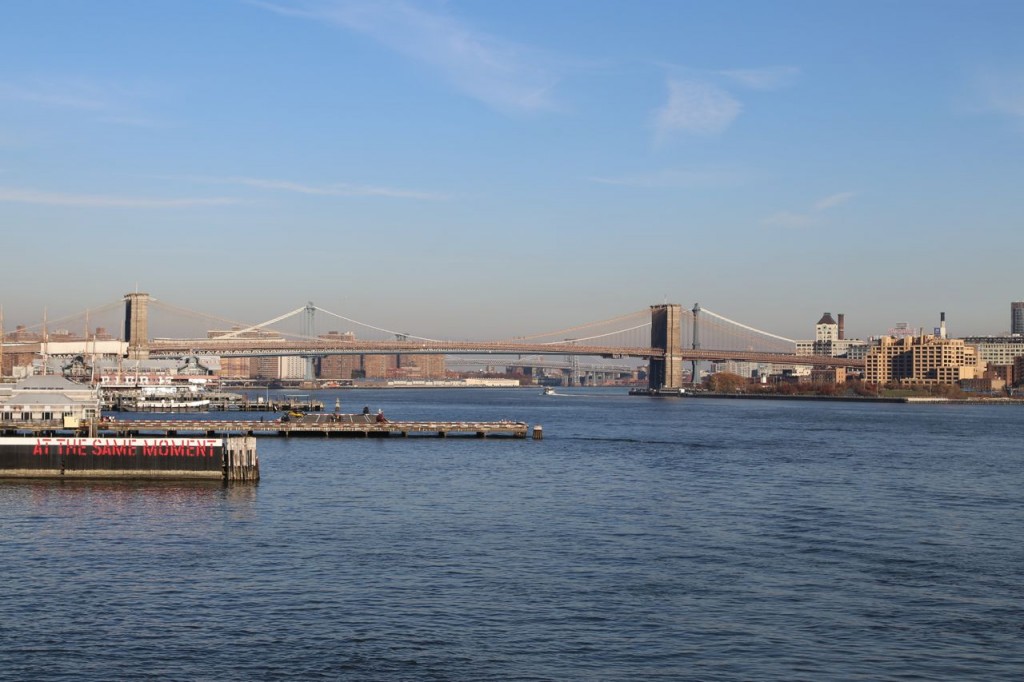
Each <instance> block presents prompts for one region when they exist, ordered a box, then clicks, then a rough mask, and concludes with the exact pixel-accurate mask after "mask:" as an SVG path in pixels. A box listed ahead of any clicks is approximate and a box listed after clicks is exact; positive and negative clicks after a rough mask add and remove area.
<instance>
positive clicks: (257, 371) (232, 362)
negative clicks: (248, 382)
mask: <svg viewBox="0 0 1024 682" xmlns="http://www.w3.org/2000/svg"><path fill="white" fill-rule="evenodd" d="M228 334H232V337H233V338H238V339H254V340H259V339H264V340H266V339H280V338H282V337H281V335H280V334H278V333H277V332H272V331H267V330H265V329H250V330H249V331H244V332H243V331H241V327H235V328H233V329H226V330H208V331H207V332H206V338H208V339H216V338H220V337H222V336H226V335H228ZM260 360H273V358H232V357H221V358H220V369H219V370H218V371H217V374H218V375H219V376H221V377H224V378H229V379H255V378H258V377H265V376H269V377H271V378H274V377H273V375H274V374H276V371H277V370H276V366H275V365H274V363H273V362H264V363H263V364H262V365H261V364H260V362H259V361H260Z"/></svg>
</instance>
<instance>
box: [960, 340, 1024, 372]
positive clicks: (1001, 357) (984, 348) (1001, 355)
mask: <svg viewBox="0 0 1024 682" xmlns="http://www.w3.org/2000/svg"><path fill="white" fill-rule="evenodd" d="M963 341H964V343H966V344H968V345H971V346H974V347H975V348H977V349H978V357H980V358H981V359H982V360H984V361H985V362H987V363H989V364H991V365H1012V364H1013V361H1014V360H1016V359H1017V358H1019V357H1021V356H1024V336H965V337H964V338H963Z"/></svg>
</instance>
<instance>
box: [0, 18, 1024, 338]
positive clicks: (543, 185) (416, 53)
mask: <svg viewBox="0 0 1024 682" xmlns="http://www.w3.org/2000/svg"><path fill="white" fill-rule="evenodd" d="M1022 26H1024V4H1022V3H1020V2H1009V1H1007V2H995V1H984V0H983V1H980V2H966V1H964V2H950V1H941V0H934V1H917V0H905V1H903V2H899V3H893V2H882V1H873V0H867V1H858V2H845V1H838V2H816V1H805V2H796V1H793V2H787V1H780V2H775V3H756V2H740V1H734V2H729V1H726V2H718V3H706V2H688V1H685V0H649V1H640V2H626V1H624V0H557V1H555V2H541V1H538V0H523V1H520V2H515V3H497V2H467V1H461V0H435V1H423V2H411V1H410V2H403V1H397V0H395V1H389V0H382V1H373V2H371V1H368V0H367V1H343V0H310V1H305V2H304V1H295V2H288V1H286V0H276V1H275V0H267V1H262V0H203V1H199V0H173V1H172V0H149V1H147V2H133V1H128V0H107V1H105V2H102V3H84V2H77V1H73V0H40V1H39V2H23V3H8V4H7V5H5V6H4V7H3V8H2V9H0V221H2V225H3V227H4V230H3V235H4V238H5V241H4V249H3V251H4V258H3V269H2V275H0V283H2V289H0V291H2V293H0V305H2V306H3V312H4V319H5V328H13V327H14V325H15V324H18V323H25V324H32V323H35V322H37V321H39V320H40V319H41V317H42V312H41V311H42V310H43V309H44V308H45V309H46V310H47V311H48V313H47V314H48V315H50V316H52V317H55V318H56V317H60V316H62V315H67V314H71V313H75V312H77V311H80V310H84V309H85V308H88V307H92V306H98V305H102V304H104V303H108V302H110V301H112V300H115V299H117V298H119V297H120V296H121V295H123V294H125V293H127V292H129V291H133V290H136V289H138V290H141V291H147V292H149V293H151V294H152V295H154V296H156V297H158V298H160V299H161V300H163V301H167V302H171V303H174V304H178V305H181V306H184V307H187V308H190V309H193V310H198V311H204V312H207V313H209V314H211V315H215V316H222V317H230V318H232V319H238V320H241V321H245V322H258V321H261V320H264V319H267V318H268V317H270V316H273V315H275V314H280V313H283V312H286V311H288V310H291V309H293V308H295V307H298V306H300V305H302V304H304V303H305V302H306V301H310V300H311V301H314V302H316V303H317V304H318V305H320V306H322V307H324V308H326V309H329V310H333V311H337V312H339V313H341V314H344V315H346V316H349V317H352V318H354V319H358V320H363V321H366V322H370V323H373V324H378V325H380V326H382V327H385V328H398V329H403V330H407V331H409V332H410V333H414V334H419V335H423V336H428V337H437V336H441V335H445V336H448V337H450V338H479V339H484V338H504V337H507V336H511V335H525V334H530V333H535V332H543V331H549V330H554V329H558V328H562V327H567V326H571V325H574V324H579V323H585V322H590V321H595V320H601V319H606V318H610V317H614V316H616V315H620V314H624V313H628V312H630V311H633V310H639V309H642V308H645V307H646V306H649V305H652V304H658V303H662V302H665V301H668V302H674V303H680V304H682V305H683V306H684V307H687V308H689V307H691V306H692V305H693V304H694V303H695V302H699V303H700V304H701V305H702V306H704V307H707V308H710V309H713V310H715V311H716V312H719V313H721V314H723V315H726V316H728V317H730V318H732V319H735V320H739V321H742V322H743V323H745V324H749V325H751V326H754V327H757V328H760V329H764V330H767V331H770V332H773V333H776V334H780V335H783V336H788V337H791V338H809V337H810V336H813V325H814V323H815V322H816V321H817V319H818V318H819V317H820V316H821V314H822V313H823V312H825V311H829V312H831V313H833V314H834V315H835V314H837V313H844V314H845V315H846V325H847V332H848V335H849V336H851V337H861V338H863V337H867V336H871V335H876V334H881V333H884V332H885V331H886V330H887V329H888V328H890V327H892V326H893V325H894V324H895V323H897V322H907V323H908V324H909V325H910V326H911V327H923V328H925V329H931V328H932V327H934V326H937V325H938V318H939V312H940V311H944V312H946V314H947V320H948V325H949V329H950V333H951V334H952V335H956V336H965V335H983V334H998V333H1002V332H1006V331H1008V330H1009V326H1010V314H1009V309H1010V306H1009V304H1010V302H1011V301H1017V300H1024V284H1022V283H1021V281H1020V277H1019V274H1018V270H1019V268H1018V267H1017V263H1016V261H1015V259H1014V254H1016V253H1021V252H1022V251H1024V224H1022V223H1024V221H1022V219H1021V211H1020V204H1021V199H1020V194H1021V187H1022V186H1024V183H1022V180H1024V173H1022V160H1024V41H1021V40H1020V33H1021V28H1022Z"/></svg>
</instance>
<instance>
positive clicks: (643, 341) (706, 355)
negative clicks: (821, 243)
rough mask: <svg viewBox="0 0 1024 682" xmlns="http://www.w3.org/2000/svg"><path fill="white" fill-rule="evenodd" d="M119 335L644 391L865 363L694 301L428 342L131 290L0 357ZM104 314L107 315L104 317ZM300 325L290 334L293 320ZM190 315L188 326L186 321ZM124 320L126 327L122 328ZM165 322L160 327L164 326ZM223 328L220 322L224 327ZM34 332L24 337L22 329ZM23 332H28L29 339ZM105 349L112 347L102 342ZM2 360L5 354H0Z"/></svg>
mask: <svg viewBox="0 0 1024 682" xmlns="http://www.w3.org/2000/svg"><path fill="white" fill-rule="evenodd" d="M121 310H123V318H122V319H121V320H118V321H117V322H115V324H116V325H117V328H118V329H119V333H120V338H119V339H117V341H116V342H114V343H116V347H115V348H116V352H117V353H119V354H121V355H122V356H123V357H126V358H133V359H142V358H186V357H190V356H200V355H216V356H220V357H229V358H230V357H260V356H297V357H303V358H316V357H324V356H330V355H364V354H374V355H387V354H401V355H415V354H432V355H464V356H514V357H516V358H524V357H545V356H561V357H570V358H575V357H580V356H589V357H593V358H602V359H622V358H633V359H639V360H642V361H646V362H647V364H648V377H649V384H650V388H651V389H654V390H673V389H677V388H681V387H683V385H684V367H685V365H686V364H687V363H696V362H724V361H735V362H749V363H757V364H772V365H801V366H814V367H852V368H862V367H863V366H864V361H863V360H856V359H847V358H837V357H830V356H823V355H797V354H796V341H795V340H793V339H787V338H785V337H782V336H779V335H776V334H772V333H770V332H766V331H762V330H759V329H755V328H754V327H751V326H748V325H745V324H743V323H740V322H736V321H734V320H731V319H728V318H726V317H724V316H723V315H720V314H718V313H715V312H713V311H711V310H708V309H706V308H701V307H700V306H699V305H694V306H693V308H692V309H685V308H684V307H683V306H682V305H679V304H671V303H663V304H659V305H652V306H649V307H647V308H645V309H642V310H639V311H635V312H632V313H627V314H625V315H619V316H616V317H614V318H611V319H606V320H601V321H597V322H590V323H583V324H577V325H574V326H572V327H569V328H565V329H559V330H556V331H552V332H546V333H541V334H533V335H530V336H521V337H513V338H508V339H498V340H479V341H456V340H451V339H438V338H427V337H424V336H417V335H415V334H412V333H408V332H398V331H393V330H388V329H386V328H383V327H380V326H376V325H373V324H369V323H366V322H360V321H357V320H354V319H351V318H349V317H346V316H344V315H340V314H337V313H333V312H330V311H328V310H325V309H323V308H320V307H318V306H315V305H314V304H313V303H308V304H306V305H304V306H301V307H299V308H296V309H295V310H292V311H289V312H286V313H284V314H282V315H278V316H276V317H273V318H271V319H268V320H266V321H263V322H259V323H256V324H247V325H246V324H240V323H237V322H230V321H225V320H223V319H221V318H216V317H213V316H211V315H207V314H204V313H199V312H195V311H191V310H188V309H185V308H182V307H180V306H177V305H174V304H170V303H165V302H163V301H161V300H159V299H157V298H155V297H152V296H150V295H149V294H146V293H137V292H136V293H129V294H126V295H125V296H124V297H123V299H118V300H117V301H115V302H113V303H109V304H106V305H104V306H100V307H97V308H93V309H90V310H88V311H83V312H82V313H77V314H75V315H73V316H70V317H65V318H62V319H60V320H54V321H46V320H44V321H43V322H41V323H39V324H37V325H34V326H33V327H24V326H23V327H19V330H18V332H19V333H17V334H3V329H2V321H0V336H2V338H3V343H0V353H10V354H25V353H35V354H41V355H46V356H50V357H53V356H58V357H59V356H69V357H70V356H75V355H86V354H89V353H90V352H92V353H96V352H98V351H97V348H98V342H97V341H96V340H95V336H93V339H92V340H89V333H88V329H89V324H90V322H89V320H91V321H92V322H93V323H95V322H96V321H97V320H100V319H109V317H110V315H111V314H115V315H119V316H120V315H121V312H120V311H121ZM104 315H107V318H104ZM161 316H165V317H171V318H176V320H177V321H178V326H179V327H184V326H191V327H193V328H195V326H196V324H197V323H198V322H203V323H205V324H206V326H207V329H208V328H209V325H210V324H214V325H218V324H219V325H221V326H222V327H225V326H226V327H227V328H226V329H225V328H221V329H218V330H217V331H207V332H206V335H205V336H180V337H179V336H169V335H166V336H157V337H153V336H152V335H151V334H150V329H151V328H153V327H154V323H155V322H156V321H157V320H158V319H159V318H160V317H161ZM324 318H326V319H328V320H330V321H331V322H332V323H334V322H340V323H343V324H344V325H345V326H347V327H348V328H349V330H352V329H358V330H359V333H358V335H357V334H356V333H354V332H352V331H349V332H347V333H345V334H337V333H332V334H317V332H316V328H317V325H318V321H319V320H322V319H324ZM83 320H84V321H85V322H84V325H85V330H86V333H85V334H84V335H83V336H82V338H81V339H80V340H77V341H76V340H74V339H72V338H70V335H68V334H67V333H66V330H65V334H64V335H63V336H62V337H61V338H62V340H60V341H58V340H55V339H56V338H57V337H56V336H55V335H54V334H53V333H52V332H51V330H54V329H56V328H57V327H58V325H59V326H61V327H74V326H76V325H77V324H79V323H81V322H82V321H83ZM296 320H297V321H298V322H299V329H298V330H297V331H293V330H291V329H289V328H287V327H288V325H289V323H290V324H291V325H292V327H294V324H295V321H296ZM184 321H189V322H190V323H191V324H190V325H185V324H183V322H184ZM122 322H123V326H122ZM168 322H169V321H168V320H163V324H162V326H165V327H166V326H167V324H168ZM226 322H227V323H228V324H225V323H226ZM33 331H34V332H35V334H26V332H33ZM27 336H28V337H29V338H26V337H27ZM110 345H111V344H110V342H107V345H106V346H105V347H104V351H102V352H108V353H109V349H107V346H110ZM0 357H2V356H0Z"/></svg>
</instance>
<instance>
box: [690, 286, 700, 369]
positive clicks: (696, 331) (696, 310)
mask: <svg viewBox="0 0 1024 682" xmlns="http://www.w3.org/2000/svg"><path fill="white" fill-rule="evenodd" d="M699 319H700V303H694V304H693V349H694V350H699V349H700V323H699V321H698V320H699ZM690 367H691V369H690V384H691V385H693V386H696V385H697V384H699V383H700V372H699V371H698V367H697V361H696V360H694V361H693V364H692V365H691V366H690Z"/></svg>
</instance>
